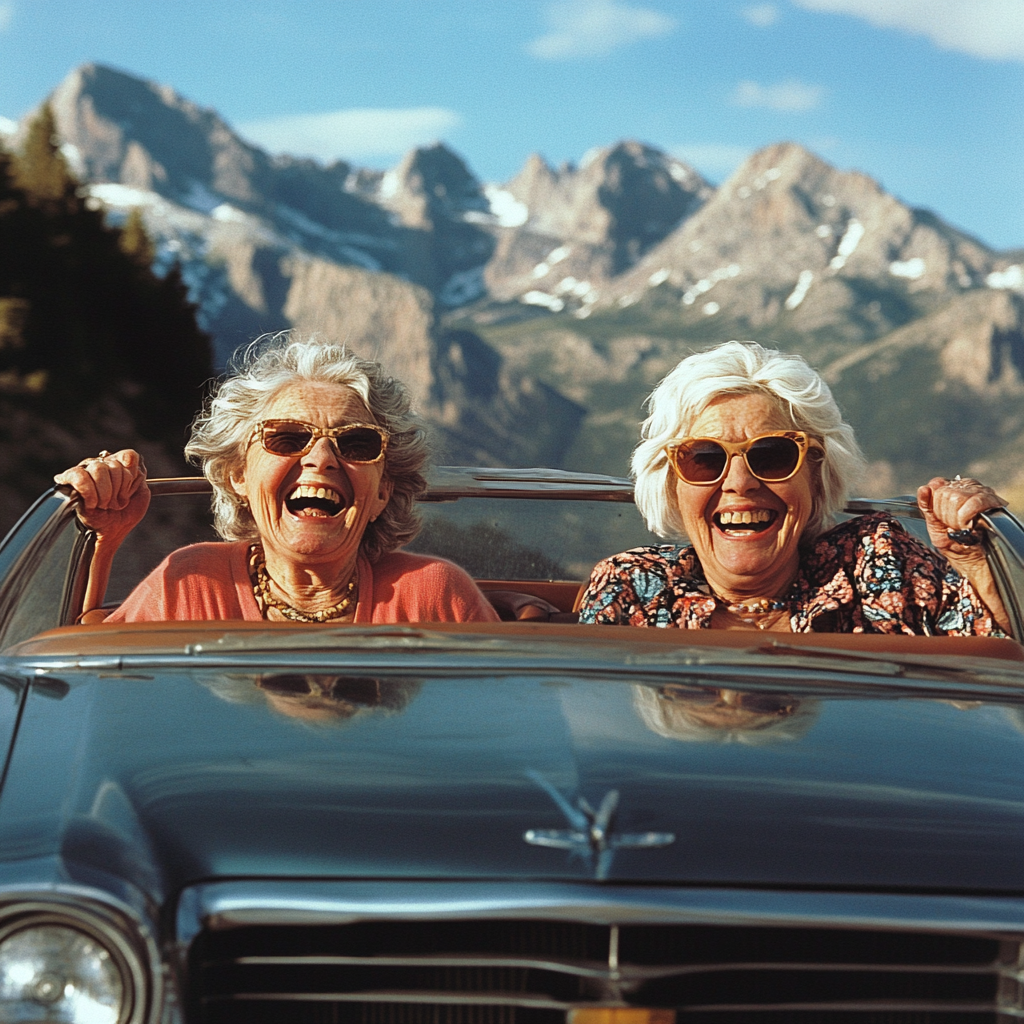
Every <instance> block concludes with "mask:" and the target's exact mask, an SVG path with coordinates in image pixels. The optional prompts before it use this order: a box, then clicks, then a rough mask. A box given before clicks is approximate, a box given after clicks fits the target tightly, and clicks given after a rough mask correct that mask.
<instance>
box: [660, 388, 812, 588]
mask: <svg viewBox="0 0 1024 1024" xmlns="http://www.w3.org/2000/svg"><path fill="white" fill-rule="evenodd" d="M792 429H793V424H792V423H791V422H790V421H789V419H788V417H786V416H785V415H784V414H783V413H782V411H781V410H780V409H779V408H778V406H777V405H776V404H775V403H774V402H773V401H772V400H771V399H770V398H768V396H767V395H764V394H750V395H730V396H727V397H724V398H720V399H718V400H717V401H715V402H712V403H711V404H710V405H709V406H708V407H707V408H706V409H705V410H704V411H703V412H702V413H701V414H700V416H698V417H697V419H696V421H695V422H694V424H693V426H692V427H691V430H690V434H691V436H692V437H712V438H718V439H721V440H723V441H745V440H747V439H749V438H751V437H757V436H758V435H759V434H766V433H769V432H770V431H773V430H792ZM815 472H816V470H815V469H814V467H813V466H812V465H811V464H810V463H809V462H807V461H806V460H805V461H804V464H803V466H801V467H800V471H799V472H798V473H797V474H796V476H794V477H792V478H791V479H789V480H785V481H783V482H782V483H773V484H768V483H765V482H764V481H762V480H758V479H757V477H756V476H754V475H753V474H752V473H751V472H750V470H749V469H748V468H747V464H746V462H745V461H744V460H743V458H742V457H741V456H734V457H733V458H732V459H730V461H729V466H728V468H727V470H726V474H725V477H724V478H723V479H722V481H721V482H720V483H718V484H717V485H714V486H701V485H698V484H688V483H685V482H684V481H682V480H679V479H676V485H675V487H676V500H677V502H678V503H679V512H680V514H681V516H682V520H683V525H684V527H685V529H686V535H687V536H688V537H689V538H690V543H691V544H693V546H694V548H696V550H697V557H698V558H699V559H700V563H701V565H702V566H703V568H704V573H705V575H706V576H707V579H708V582H709V583H710V584H711V588H712V590H713V591H714V592H715V594H717V595H718V596H719V597H721V598H723V599H724V600H726V601H750V600H756V599H760V598H771V597H775V596H778V595H781V594H784V593H785V592H786V590H787V589H788V588H789V585H790V584H791V583H792V582H793V580H794V579H795V577H796V574H797V570H798V568H799V562H800V553H799V550H798V545H799V543H800V538H801V536H802V535H803V532H804V529H805V528H806V526H807V523H808V521H809V520H810V518H811V513H812V510H813V504H814V488H815V486H816V483H815V480H814V476H813V474H814V473H815ZM723 512H729V513H736V512H751V513H758V512H761V513H764V512H768V513H769V514H770V516H771V521H770V522H768V523H767V524H764V526H763V528H762V529H760V530H757V531H753V530H745V529H729V528H728V527H725V526H723V525H722V523H721V520H720V518H719V517H720V515H721V513H723Z"/></svg>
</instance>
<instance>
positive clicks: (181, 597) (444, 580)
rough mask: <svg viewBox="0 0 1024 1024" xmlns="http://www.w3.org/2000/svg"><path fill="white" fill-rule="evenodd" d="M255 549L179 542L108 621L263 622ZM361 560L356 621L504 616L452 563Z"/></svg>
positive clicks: (416, 558) (399, 557)
mask: <svg viewBox="0 0 1024 1024" xmlns="http://www.w3.org/2000/svg"><path fill="white" fill-rule="evenodd" d="M248 552H249V544H248V542H247V541H234V542H231V543H221V542H213V543H207V544H192V545H191V546H189V547H185V548H178V550H177V551H172V552H171V554H169V555H168V556H167V557H166V558H165V559H164V560H163V561H162V562H161V563H160V564H159V565H158V566H157V567H156V568H155V569H154V570H153V571H152V572H151V573H150V574H149V575H148V576H147V577H146V578H145V579H144V580H143V581H142V582H141V583H140V584H139V585H138V586H137V587H136V588H135V589H134V590H133V591H132V592H131V593H130V594H129V595H128V597H127V598H126V599H125V601H124V603H123V604H122V605H121V607H120V608H118V609H117V610H116V611H115V612H113V613H112V614H111V615H109V616H107V618H106V620H105V621H106V622H158V621H174V620H177V621H182V620H188V619H191V620H209V619H248V620H250V621H259V620H261V619H262V618H263V616H262V615H260V610H259V606H258V605H257V604H256V598H255V597H253V593H252V584H251V583H250V581H249V568H248ZM357 564H358V571H359V602H358V604H357V605H356V615H355V622H357V623H391V622H497V621H498V616H497V614H496V613H495V611H494V609H493V608H492V607H491V606H490V604H489V603H488V601H487V598H485V597H484V595H483V594H482V593H481V592H480V589H479V588H478V587H477V585H476V584H475V583H474V582H473V580H472V579H471V578H470V577H469V575H468V574H467V573H466V572H464V571H463V570H462V569H460V568H459V567H458V566H457V565H454V564H453V563H451V562H446V561H444V560H443V559H441V558H428V557H427V556H425V555H413V554H409V553H408V552H405V551H393V552H392V553H391V554H387V555H382V556H381V557H380V559H379V560H378V561H377V562H376V563H375V564H373V565H371V564H370V563H369V561H367V559H365V558H364V557H363V556H362V555H360V556H359V559H358V563H357Z"/></svg>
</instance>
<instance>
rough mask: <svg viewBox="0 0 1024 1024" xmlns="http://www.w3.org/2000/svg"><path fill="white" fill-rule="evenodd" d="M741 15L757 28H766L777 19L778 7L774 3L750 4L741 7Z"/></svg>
mask: <svg viewBox="0 0 1024 1024" xmlns="http://www.w3.org/2000/svg"><path fill="white" fill-rule="evenodd" d="M743 17H744V18H746V19H747V21H749V22H750V24H751V25H756V26H757V27H758V28H767V27H768V26H769V25H774V24H775V22H777V21H778V20H779V9H778V7H777V6H776V5H775V4H751V6H750V7H744V8H743Z"/></svg>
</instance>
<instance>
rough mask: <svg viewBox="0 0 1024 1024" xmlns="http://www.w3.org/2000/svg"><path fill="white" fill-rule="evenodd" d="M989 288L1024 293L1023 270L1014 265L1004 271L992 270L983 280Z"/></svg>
mask: <svg viewBox="0 0 1024 1024" xmlns="http://www.w3.org/2000/svg"><path fill="white" fill-rule="evenodd" d="M985 284H987V285H988V286H989V288H1003V289H1007V290H1008V291H1024V270H1022V269H1021V267H1020V264H1018V263H1014V264H1012V265H1011V266H1009V267H1007V268H1006V269H1005V270H994V271H992V273H991V274H989V275H988V277H986V278H985Z"/></svg>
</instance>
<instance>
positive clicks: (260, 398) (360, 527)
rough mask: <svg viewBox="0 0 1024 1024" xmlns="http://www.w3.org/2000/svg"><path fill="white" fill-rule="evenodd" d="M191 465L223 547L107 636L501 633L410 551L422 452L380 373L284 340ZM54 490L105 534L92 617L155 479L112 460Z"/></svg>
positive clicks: (208, 430) (190, 556) (218, 414)
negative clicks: (295, 625)
mask: <svg viewBox="0 0 1024 1024" xmlns="http://www.w3.org/2000/svg"><path fill="white" fill-rule="evenodd" d="M185 453H186V455H188V456H189V457H190V458H191V459H193V460H194V461H196V462H198V463H199V465H200V466H201V467H202V469H203V473H204V474H205V475H206V477H207V479H208V480H209V481H210V483H211V484H212V485H213V495H214V497H213V511H214V526H215V527H216V529H217V532H218V533H219V534H220V535H221V537H223V538H224V542H222V543H208V544H195V545H192V546H191V547H187V548H181V549H179V550H178V551H175V552H172V553H171V555H169V556H168V557H167V558H166V559H165V560H164V561H163V562H162V563H161V564H160V565H159V566H157V568H156V569H155V570H154V571H153V572H152V573H151V574H150V575H149V576H148V577H146V579H144V580H143V581H142V582H141V583H140V584H139V585H138V586H137V587H136V588H135V590H134V591H133V592H132V593H131V594H130V595H129V596H128V598H127V600H126V601H125V602H124V604H122V605H121V607H120V608H119V609H117V611H115V612H114V613H113V614H112V615H110V616H109V617H108V618H107V620H106V621H108V622H137V621H143V620H161V619H171V620H174V619H252V620H259V619H270V620H280V621H284V620H291V621H298V622H357V623H370V622H436V621H455V622H466V621H475V620H479V621H496V620H497V615H496V614H495V613H494V611H493V610H492V609H491V607H490V605H489V604H488V603H487V600H486V598H485V597H484V596H483V594H482V593H481V592H480V591H479V590H478V589H477V587H476V584H475V583H473V581H472V579H470V577H469V576H468V575H466V573H465V572H463V571H462V569H460V568H458V566H455V565H453V564H452V563H451V562H446V561H443V560H441V559H436V558H427V557H424V556H422V555H413V554H408V553H406V552H403V551H400V550H398V548H399V547H400V546H401V545H402V544H404V543H406V542H408V541H410V540H411V539H412V538H413V537H414V536H415V535H416V532H417V530H418V528H419V520H418V517H417V515H416V511H415V505H414V502H415V498H416V495H417V494H419V493H420V492H421V491H423V490H424V489H425V487H426V481H425V479H424V477H423V468H424V465H425V463H426V459H427V452H426V442H425V439H424V436H423V432H422V430H420V429H419V428H418V427H416V426H415V424H414V423H413V422H412V420H411V417H410V414H409V399H408V397H407V394H406V391H405V389H404V387H403V386H402V385H401V384H400V383H399V382H398V381H396V380H394V379H393V378H391V377H388V376H387V375H386V374H385V373H384V371H383V369H382V368H381V366H380V365H379V364H378V363H373V362H369V361H367V360H362V359H358V358H357V357H355V356H353V355H350V354H348V353H347V352H345V350H344V349H342V348H340V347H337V346H334V345H327V344H321V343H319V342H317V341H313V340H309V341H301V340H288V339H287V338H278V339H275V340H273V341H272V342H271V343H270V344H268V345H266V346H264V347H263V348H261V349H256V350H255V351H253V352H252V353H251V355H250V358H249V359H248V361H247V362H246V363H245V365H243V366H242V368H241V370H240V372H238V373H237V374H235V375H234V376H231V377H229V378H228V379H227V380H225V381H224V382H223V383H222V384H221V385H220V386H219V388H218V389H217V391H216V393H215V394H214V395H213V396H212V398H211V400H210V402H209V403H208V405H207V408H206V410H205V412H204V413H203V414H202V415H201V416H200V417H199V418H198V419H197V420H196V422H195V424H194V426H193V430H192V439H191V441H189V443H188V445H187V446H186V448H185ZM55 479H56V481H57V483H58V484H63V485H65V486H70V487H72V488H74V490H75V491H77V492H78V495H79V496H80V505H79V517H80V518H81V519H82V521H83V522H84V523H85V525H86V526H88V527H90V528H91V529H93V530H95V532H96V538H97V539H96V550H95V555H94V559H93V569H92V574H91V578H90V583H89V589H88V593H87V595H86V602H85V607H86V610H87V611H88V610H89V609H90V608H91V607H96V606H99V605H100V604H102V600H103V591H104V590H105V589H106V582H107V578H108V576H109V570H110V564H111V561H112V559H113V556H114V553H115V552H116V551H117V548H118V546H119V545H120V544H121V542H122V541H123V540H124V538H125V537H126V536H127V534H128V533H129V532H130V531H131V529H132V528H133V527H134V526H135V525H136V524H137V523H138V522H139V521H140V520H141V519H142V517H143V516H144V515H145V514H146V509H147V508H148V506H149V487H148V485H147V484H146V471H145V466H144V464H143V462H142V459H141V458H140V456H139V455H138V453H136V452H134V451H131V450H125V451H122V452H117V453H115V454H114V455H108V454H107V453H105V452H104V453H102V454H101V455H100V456H99V457H97V458H94V459H85V460H84V461H83V462H81V463H80V464H79V465H78V466H75V467H73V468H71V469H69V470H67V471H66V472H64V473H61V474H60V475H59V476H57V477H56V478H55Z"/></svg>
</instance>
